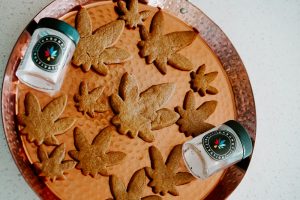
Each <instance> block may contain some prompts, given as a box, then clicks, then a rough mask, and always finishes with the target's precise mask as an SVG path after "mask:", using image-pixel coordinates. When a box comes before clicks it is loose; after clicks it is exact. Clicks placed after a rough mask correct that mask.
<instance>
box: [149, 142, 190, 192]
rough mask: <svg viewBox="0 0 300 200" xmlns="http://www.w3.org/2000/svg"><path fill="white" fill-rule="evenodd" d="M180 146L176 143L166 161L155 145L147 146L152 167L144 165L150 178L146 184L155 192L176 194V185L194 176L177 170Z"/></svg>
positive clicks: (186, 181) (185, 182)
mask: <svg viewBox="0 0 300 200" xmlns="http://www.w3.org/2000/svg"><path fill="white" fill-rule="evenodd" d="M181 148H182V145H176V146H175V147H174V148H173V149H172V151H171V152H170V154H169V156H168V159H167V161H166V163H165V162H164V159H163V157H162V155H161V153H160V151H159V150H158V149H157V148H156V147H155V146H151V147H150V148H149V154H150V158H151V166H152V168H150V167H146V168H145V170H146V174H147V176H149V178H150V179H151V181H150V182H149V184H148V185H149V186H150V187H152V189H153V192H154V193H155V194H156V193H160V194H161V195H165V194H166V193H168V192H169V193H170V194H172V195H175V196H178V195H179V193H178V191H177V189H176V186H178V185H184V184H187V183H189V182H191V181H192V180H194V177H193V176H192V175H191V174H190V173H188V172H177V170H178V167H179V161H180V159H181V158H182V155H181V154H182V153H181Z"/></svg>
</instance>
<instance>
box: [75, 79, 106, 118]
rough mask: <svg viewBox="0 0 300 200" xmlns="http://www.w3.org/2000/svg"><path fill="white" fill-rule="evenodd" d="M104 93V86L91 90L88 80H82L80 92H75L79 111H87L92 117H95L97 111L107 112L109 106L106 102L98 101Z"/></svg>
mask: <svg viewBox="0 0 300 200" xmlns="http://www.w3.org/2000/svg"><path fill="white" fill-rule="evenodd" d="M102 93H103V87H97V88H94V89H93V90H92V91H89V89H88V85H87V83H86V82H84V81H82V82H81V83H80V86H79V94H75V96H74V100H75V102H76V103H75V106H76V107H77V110H78V111H79V112H82V113H83V114H85V113H87V114H88V115H89V116H90V117H95V112H99V113H101V112H105V111H107V110H108V106H107V105H105V104H104V103H101V102H98V100H99V98H100V97H101V95H102Z"/></svg>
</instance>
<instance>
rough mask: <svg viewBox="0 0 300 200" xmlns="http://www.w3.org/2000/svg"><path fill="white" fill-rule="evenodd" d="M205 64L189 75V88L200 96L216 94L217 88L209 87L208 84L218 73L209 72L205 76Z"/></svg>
mask: <svg viewBox="0 0 300 200" xmlns="http://www.w3.org/2000/svg"><path fill="white" fill-rule="evenodd" d="M205 68H206V66H205V64H203V65H201V66H200V67H199V68H198V69H197V71H196V72H192V73H191V78H192V80H191V82H190V83H191V88H192V89H193V90H194V92H198V93H199V94H200V96H202V97H203V96H205V95H206V94H217V93H218V90H217V88H215V87H213V86H211V85H210V83H211V82H212V81H213V80H214V79H215V78H216V77H217V75H218V72H210V73H207V74H205Z"/></svg>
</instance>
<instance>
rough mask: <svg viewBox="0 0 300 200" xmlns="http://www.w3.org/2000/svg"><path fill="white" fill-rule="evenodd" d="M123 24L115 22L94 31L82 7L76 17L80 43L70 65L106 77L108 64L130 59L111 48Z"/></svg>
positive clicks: (121, 30)
mask: <svg viewBox="0 0 300 200" xmlns="http://www.w3.org/2000/svg"><path fill="white" fill-rule="evenodd" d="M124 26H125V22H124V21H123V20H116V21H113V22H110V23H108V24H106V25H103V26H101V27H99V28H98V29H97V30H95V31H94V33H93V31H92V30H93V29H92V21H91V18H90V16H89V13H88V11H87V10H86V9H85V8H84V7H82V8H81V9H80V10H79V12H78V14H77V17H76V28H77V30H78V32H79V34H80V41H79V43H78V46H77V48H76V50H75V53H74V55H73V59H72V63H73V64H74V65H76V66H78V67H81V68H82V70H83V71H84V72H87V71H89V70H90V69H91V67H92V68H93V69H94V70H95V71H96V72H98V73H99V74H100V75H107V73H108V66H107V65H109V64H118V63H123V62H125V61H127V60H129V59H130V58H131V55H130V53H129V52H128V51H126V50H124V49H121V48H118V47H113V46H114V45H115V44H116V42H117V41H118V39H119V37H120V36H121V34H122V33H123V30H124Z"/></svg>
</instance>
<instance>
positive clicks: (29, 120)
mask: <svg viewBox="0 0 300 200" xmlns="http://www.w3.org/2000/svg"><path fill="white" fill-rule="evenodd" d="M24 104H25V113H19V114H18V122H19V124H20V125H22V126H24V128H22V129H21V130H20V133H21V134H24V135H27V139H28V141H29V142H35V143H36V144H37V145H41V144H42V143H45V144H47V145H58V144H59V142H58V140H57V138H56V137H55V136H56V135H59V134H62V133H64V132H66V131H67V130H68V129H69V128H71V127H72V126H73V124H74V123H75V119H74V118H72V117H65V118H60V119H58V118H59V116H60V115H61V114H62V112H63V111H64V109H65V107H66V104H67V96H66V95H62V96H60V97H58V98H56V99H53V100H52V101H51V102H50V103H48V105H46V106H45V107H44V108H43V110H41V106H40V103H39V101H38V99H37V98H36V96H34V95H33V94H32V93H27V94H26V96H25V101H24Z"/></svg>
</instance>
